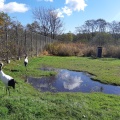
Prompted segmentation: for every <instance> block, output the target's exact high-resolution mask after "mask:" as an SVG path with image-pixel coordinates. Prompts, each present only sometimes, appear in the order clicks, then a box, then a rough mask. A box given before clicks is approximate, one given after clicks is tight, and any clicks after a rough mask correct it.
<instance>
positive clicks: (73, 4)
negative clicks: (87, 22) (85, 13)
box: [66, 0, 87, 11]
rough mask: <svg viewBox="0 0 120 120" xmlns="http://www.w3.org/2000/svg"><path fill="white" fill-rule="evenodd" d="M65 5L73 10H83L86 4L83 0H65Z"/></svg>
mask: <svg viewBox="0 0 120 120" xmlns="http://www.w3.org/2000/svg"><path fill="white" fill-rule="evenodd" d="M66 5H68V7H69V8H70V9H71V10H74V11H76V10H77V11H80V10H84V8H85V7H86V6H87V4H86V3H85V0H66Z"/></svg>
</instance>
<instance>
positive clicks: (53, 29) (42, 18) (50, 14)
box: [33, 7, 63, 38]
mask: <svg viewBox="0 0 120 120" xmlns="http://www.w3.org/2000/svg"><path fill="white" fill-rule="evenodd" d="M57 14H58V13H57V12H56V11H55V10H54V9H46V8H43V7H39V8H35V9H34V10H33V17H34V19H35V20H37V21H38V22H39V24H40V28H41V29H40V30H41V33H42V34H43V35H44V36H51V38H55V35H57V34H58V33H60V31H61V30H62V27H63V23H62V21H61V19H60V18H59V17H58V16H57Z"/></svg>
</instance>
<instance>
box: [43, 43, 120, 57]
mask: <svg viewBox="0 0 120 120" xmlns="http://www.w3.org/2000/svg"><path fill="white" fill-rule="evenodd" d="M97 47H98V46H91V45H88V44H83V43H53V44H49V45H47V46H46V48H45V50H46V51H48V53H49V54H52V55H57V56H85V57H96V56H97ZM102 57H113V58H120V47H119V46H117V45H107V46H103V47H102Z"/></svg>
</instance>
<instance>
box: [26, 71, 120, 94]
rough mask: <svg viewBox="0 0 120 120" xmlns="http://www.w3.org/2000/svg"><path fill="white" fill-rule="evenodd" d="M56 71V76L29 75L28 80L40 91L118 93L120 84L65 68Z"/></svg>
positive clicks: (119, 92)
mask: <svg viewBox="0 0 120 120" xmlns="http://www.w3.org/2000/svg"><path fill="white" fill-rule="evenodd" d="M50 70H51V69H50ZM54 70H55V69H54ZM56 71H57V72H58V74H57V75H56V76H50V77H42V78H32V77H29V78H28V82H29V83H30V84H32V85H33V87H35V88H36V89H38V90H40V91H42V92H46V91H50V92H84V93H90V92H103V93H106V94H117V95H120V86H114V85H108V84H103V83H100V82H98V81H93V80H92V79H91V78H90V77H91V76H90V75H89V74H87V73H85V72H76V71H70V70H66V69H56Z"/></svg>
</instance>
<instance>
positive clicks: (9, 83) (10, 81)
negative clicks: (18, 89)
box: [0, 62, 17, 95]
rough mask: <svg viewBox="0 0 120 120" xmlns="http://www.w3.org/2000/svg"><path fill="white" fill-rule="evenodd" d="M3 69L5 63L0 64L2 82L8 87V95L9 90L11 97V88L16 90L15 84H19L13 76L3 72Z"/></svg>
mask: <svg viewBox="0 0 120 120" xmlns="http://www.w3.org/2000/svg"><path fill="white" fill-rule="evenodd" d="M2 67H3V63H1V62H0V80H1V81H2V82H3V83H4V84H5V86H6V94H7V90H8V92H9V95H10V90H9V87H10V86H11V87H13V89H15V84H16V83H17V82H16V81H15V80H14V79H13V78H12V77H11V76H9V75H7V74H5V73H4V72H3V71H2Z"/></svg>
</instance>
